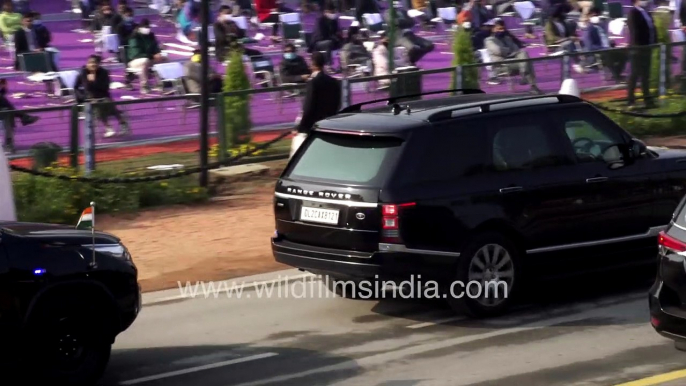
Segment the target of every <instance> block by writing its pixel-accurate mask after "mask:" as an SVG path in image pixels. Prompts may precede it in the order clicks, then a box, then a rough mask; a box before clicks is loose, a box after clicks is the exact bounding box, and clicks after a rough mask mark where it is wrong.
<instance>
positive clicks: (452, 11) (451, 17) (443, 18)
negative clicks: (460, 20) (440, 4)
mask: <svg viewBox="0 0 686 386" xmlns="http://www.w3.org/2000/svg"><path fill="white" fill-rule="evenodd" d="M437 12H438V17H439V19H440V22H441V23H443V28H446V29H447V28H451V27H453V26H455V25H456V24H457V23H456V22H457V8H455V7H445V8H438V10H437Z"/></svg>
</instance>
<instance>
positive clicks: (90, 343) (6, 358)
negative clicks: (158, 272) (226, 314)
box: [0, 222, 141, 385]
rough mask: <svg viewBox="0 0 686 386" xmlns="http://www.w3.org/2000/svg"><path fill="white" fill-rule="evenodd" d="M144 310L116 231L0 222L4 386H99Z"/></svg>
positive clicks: (0, 381)
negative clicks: (118, 344) (121, 339)
mask: <svg viewBox="0 0 686 386" xmlns="http://www.w3.org/2000/svg"><path fill="white" fill-rule="evenodd" d="M140 309H141V296H140V287H139V285H138V271H137V269H136V266H135V265H134V263H133V261H132V259H131V255H130V254H129V251H128V250H127V249H126V247H125V246H124V245H123V244H122V243H121V240H120V239H119V238H117V237H116V236H113V235H111V234H109V233H105V232H98V231H90V230H78V229H74V228H73V227H67V226H60V225H50V224H37V223H20V222H0V369H1V371H0V384H8V385H10V384H17V385H18V384H27V385H29V384H36V385H37V384H45V385H48V384H50V385H93V384H95V383H96V382H97V380H98V379H99V378H100V377H101V376H102V373H103V372H104V370H105V368H106V366H107V363H108V361H109V357H110V352H111V346H112V343H113V342H114V340H115V337H116V336H117V335H118V334H119V333H121V332H122V331H124V330H126V329H127V328H128V327H129V326H130V325H131V324H132V323H133V321H134V320H135V319H136V317H137V315H138V313H139V311H140Z"/></svg>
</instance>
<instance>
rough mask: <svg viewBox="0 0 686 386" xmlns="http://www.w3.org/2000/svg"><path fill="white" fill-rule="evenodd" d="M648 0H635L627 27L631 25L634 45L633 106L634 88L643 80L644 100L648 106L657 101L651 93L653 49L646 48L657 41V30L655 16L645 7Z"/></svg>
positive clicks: (630, 101) (630, 86)
mask: <svg viewBox="0 0 686 386" xmlns="http://www.w3.org/2000/svg"><path fill="white" fill-rule="evenodd" d="M646 6H647V1H645V0H634V7H633V8H632V9H631V10H630V11H629V14H628V15H627V27H629V46H630V47H632V50H631V52H630V54H629V55H630V58H629V60H630V61H631V66H630V67H631V73H630V74H629V81H628V104H629V106H632V105H634V104H635V103H636V97H635V95H634V92H635V91H634V90H635V89H636V85H637V82H638V81H639V80H640V81H641V89H643V100H644V101H645V104H646V107H653V106H654V104H655V102H654V101H653V99H652V96H651V95H650V66H651V57H652V52H650V51H652V50H649V49H646V47H645V46H648V45H651V44H655V43H657V30H656V29H655V23H654V21H653V17H652V16H651V15H650V13H649V12H648V11H647V10H646V9H645V8H646Z"/></svg>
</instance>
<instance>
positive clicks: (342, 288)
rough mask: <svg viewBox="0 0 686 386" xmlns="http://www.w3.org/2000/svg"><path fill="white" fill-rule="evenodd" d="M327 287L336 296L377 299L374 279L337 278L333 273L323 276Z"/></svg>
mask: <svg viewBox="0 0 686 386" xmlns="http://www.w3.org/2000/svg"><path fill="white" fill-rule="evenodd" d="M323 279H324V281H325V283H324V285H326V288H328V289H329V291H331V292H332V293H333V294H335V295H336V296H339V297H342V298H346V299H361V300H368V299H376V298H377V297H378V296H377V295H378V294H375V293H374V287H375V285H374V283H375V282H374V280H359V279H349V278H337V277H334V276H331V275H326V276H324V277H323Z"/></svg>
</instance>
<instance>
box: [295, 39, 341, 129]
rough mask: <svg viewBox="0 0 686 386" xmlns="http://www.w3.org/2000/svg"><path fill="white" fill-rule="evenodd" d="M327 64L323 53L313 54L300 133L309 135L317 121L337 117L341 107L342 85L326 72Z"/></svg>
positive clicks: (299, 126)
mask: <svg viewBox="0 0 686 386" xmlns="http://www.w3.org/2000/svg"><path fill="white" fill-rule="evenodd" d="M325 64H326V59H325V58H324V55H323V54H322V53H321V52H314V53H312V75H311V77H310V80H309V81H308V82H307V88H306V90H305V100H304V101H303V113H302V118H301V120H300V124H298V133H303V134H309V132H310V130H311V129H312V126H314V124H315V123H316V122H317V121H320V120H322V119H326V118H328V117H331V116H333V115H336V113H338V110H339V109H340V107H341V84H340V82H339V81H338V80H337V79H335V78H333V77H331V76H329V75H327V74H326V73H325V72H324V65H325Z"/></svg>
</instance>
